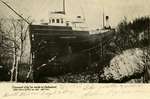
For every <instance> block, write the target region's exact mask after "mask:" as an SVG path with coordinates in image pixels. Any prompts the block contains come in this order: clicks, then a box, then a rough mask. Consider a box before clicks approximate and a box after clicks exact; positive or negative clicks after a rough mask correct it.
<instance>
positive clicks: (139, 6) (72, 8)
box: [0, 0, 150, 28]
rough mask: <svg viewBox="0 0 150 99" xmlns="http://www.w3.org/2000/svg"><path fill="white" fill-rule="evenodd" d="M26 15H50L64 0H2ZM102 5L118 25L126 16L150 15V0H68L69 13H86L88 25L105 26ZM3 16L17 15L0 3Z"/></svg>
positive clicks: (111, 20)
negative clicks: (103, 24)
mask: <svg viewBox="0 0 150 99" xmlns="http://www.w3.org/2000/svg"><path fill="white" fill-rule="evenodd" d="M3 1H6V2H7V3H8V4H10V5H11V6H12V7H13V8H14V9H15V10H16V11H18V12H19V13H20V14H22V15H23V16H24V17H28V16H30V17H31V18H32V19H35V20H40V19H47V18H48V13H49V12H50V11H54V10H61V9H62V5H61V4H62V0H3ZM103 9H104V12H105V15H108V16H110V24H111V25H113V26H116V25H117V24H118V23H119V22H120V21H121V20H122V19H123V18H124V16H126V17H127V19H128V20H132V19H134V18H136V17H140V16H149V15H150V0H66V10H67V14H68V16H77V15H83V13H84V15H85V18H86V21H87V24H88V26H89V27H92V28H97V27H99V26H102V13H103ZM0 16H1V17H8V18H9V17H16V16H15V15H14V13H13V12H12V11H10V10H9V9H8V8H7V7H6V6H5V5H4V4H2V3H0Z"/></svg>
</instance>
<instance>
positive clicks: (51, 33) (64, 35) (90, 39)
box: [30, 0, 110, 82]
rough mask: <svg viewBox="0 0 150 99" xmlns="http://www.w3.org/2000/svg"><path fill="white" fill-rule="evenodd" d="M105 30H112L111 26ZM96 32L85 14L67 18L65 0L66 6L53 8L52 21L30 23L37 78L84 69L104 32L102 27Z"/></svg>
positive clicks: (35, 76) (34, 67) (35, 75)
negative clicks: (91, 27) (54, 9)
mask: <svg viewBox="0 0 150 99" xmlns="http://www.w3.org/2000/svg"><path fill="white" fill-rule="evenodd" d="M106 20H108V16H107V17H106ZM103 30H104V31H105V32H108V31H109V32H110V27H105V29H103ZM93 33H94V34H92V35H91V33H90V31H89V30H88V27H87V26H86V25H85V18H84V17H82V16H76V18H75V19H74V20H69V19H68V18H67V16H66V11H65V0H63V10H62V11H54V12H51V13H50V17H49V21H48V22H41V23H40V24H32V25H30V34H31V35H30V37H31V52H32V61H33V69H34V79H35V80H39V79H40V78H42V77H44V76H54V75H59V74H62V73H67V72H75V71H80V70H81V71H82V70H84V69H85V68H86V66H88V65H89V64H90V62H91V50H90V49H92V48H93V47H94V46H96V45H97V44H98V43H99V42H100V41H101V38H102V36H101V34H103V33H102V32H101V31H100V30H95V31H93ZM94 58H95V56H94ZM95 59H96V58H95ZM38 82H39V81H38Z"/></svg>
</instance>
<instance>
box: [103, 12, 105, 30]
mask: <svg viewBox="0 0 150 99" xmlns="http://www.w3.org/2000/svg"><path fill="white" fill-rule="evenodd" d="M104 27H105V15H104V9H103V28H104Z"/></svg>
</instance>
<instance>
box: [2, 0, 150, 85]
mask: <svg viewBox="0 0 150 99" xmlns="http://www.w3.org/2000/svg"><path fill="white" fill-rule="evenodd" d="M149 5H150V0H0V82H4V83H5V82H6V83H97V84H103V83H127V84H130V83H134V84H135V83H136V84H137V83H138V84H139V83H140V84H141V83H149V82H150V7H149Z"/></svg>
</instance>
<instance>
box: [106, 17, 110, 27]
mask: <svg viewBox="0 0 150 99" xmlns="http://www.w3.org/2000/svg"><path fill="white" fill-rule="evenodd" d="M105 28H106V29H110V28H111V27H110V24H109V16H106V26H105Z"/></svg>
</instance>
